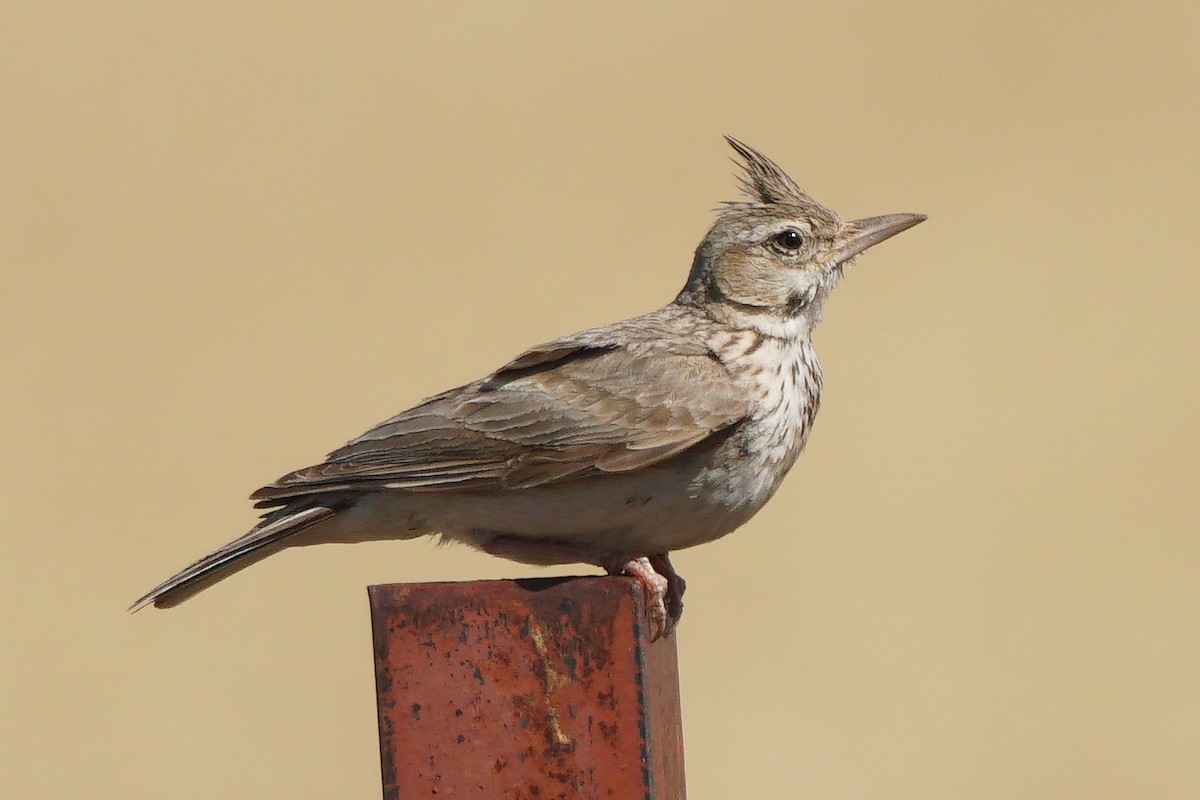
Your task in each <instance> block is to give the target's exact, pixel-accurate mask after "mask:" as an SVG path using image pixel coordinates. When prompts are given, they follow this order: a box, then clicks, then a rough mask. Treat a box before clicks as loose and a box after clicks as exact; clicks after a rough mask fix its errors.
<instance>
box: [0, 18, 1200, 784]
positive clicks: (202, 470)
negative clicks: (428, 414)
mask: <svg viewBox="0 0 1200 800" xmlns="http://www.w3.org/2000/svg"><path fill="white" fill-rule="evenodd" d="M1198 26H1200V14H1198V13H1197V11H1196V5H1195V4H1194V3H1183V2H1180V3H1175V4H1170V3H1154V2H1139V3H1127V4H1107V5H1105V4H1082V3H1080V4H1068V3H1045V2H1008V3H1001V4H992V3H988V4H984V3H966V4H964V3H960V2H925V3H921V2H916V3H905V4H888V3H850V4H846V3H820V4H787V5H784V4H780V5H769V4H754V3H750V4H746V3H739V4H737V7H736V8H734V7H733V5H732V4H730V5H729V6H724V7H722V6H716V5H712V4H704V5H697V4H671V5H665V4H659V5H655V6H653V7H651V6H647V5H640V4H639V5H628V6H616V5H611V4H605V5H604V7H603V8H602V9H601V8H593V9H590V10H582V9H581V8H580V7H578V6H571V5H568V4H557V3H546V4H517V5H506V6H505V7H503V8H502V7H501V5H500V4H490V5H486V4H473V5H467V4H440V3H439V4H433V3H430V4H405V3H374V4H368V3H336V4H335V3H326V4H316V3H281V2H274V3H249V4H247V3H235V2H224V1H223V0H222V1H221V2H204V3H198V2H188V3H128V2H118V3H18V2H8V3H4V4H3V6H0V81H2V88H3V95H2V97H3V108H2V109H0V113H2V115H3V117H2V120H0V148H2V150H0V158H2V159H3V161H2V174H0V203H2V206H0V258H2V262H0V269H2V271H0V279H2V284H0V332H2V335H3V347H2V349H0V358H2V361H0V364H2V370H3V374H2V389H0V401H2V403H3V408H2V416H0V425H2V426H3V429H2V435H3V442H4V445H3V457H2V460H0V468H2V470H3V473H2V476H0V477H2V481H0V485H2V486H3V487H4V503H3V509H4V510H3V523H2V533H3V538H2V543H3V553H2V555H0V565H2V566H0V569H2V570H3V574H4V577H3V580H2V581H0V609H2V612H0V613H2V614H3V630H4V639H5V648H4V650H5V655H4V658H3V662H2V663H0V676H2V678H3V695H2V696H3V708H2V709H0V720H2V722H0V753H3V756H2V758H0V791H2V792H3V794H4V795H5V796H8V797H90V798H140V797H179V798H209V797H222V798H271V797H280V798H282V797H288V798H330V797H338V798H371V797H377V796H378V778H379V776H378V763H377V754H376V750H375V747H376V738H375V737H376V731H375V716H374V705H373V683H372V673H371V651H370V643H369V632H368V624H367V608H366V594H365V592H364V590H363V587H364V586H365V585H366V584H368V583H373V582H387V581H421V580H433V579H463V580H465V579H473V578H483V577H501V576H514V575H524V574H531V573H538V571H537V570H534V569H532V568H525V567H520V566H516V565H511V564H507V563H504V562H499V561H496V560H493V559H490V558H488V557H484V556H480V555H477V554H474V553H472V552H468V551H467V550H465V549H463V548H437V547H434V546H432V545H430V544H428V543H425V542H412V543H384V544H378V545H361V546H356V547H340V548H339V547H329V548H324V549H318V550H309V551H299V552H294V553H287V554H284V555H281V556H278V557H276V558H273V559H271V560H269V561H268V562H265V563H263V564H261V565H259V566H257V567H255V568H253V569H251V570H250V571H248V572H246V573H243V574H242V575H241V576H239V577H238V578H237V579H235V580H232V581H230V582H228V583H226V584H223V585H222V586H220V587H219V588H217V589H214V590H212V591H211V592H209V593H206V594H204V595H202V596H201V597H199V598H197V599H196V600H195V601H192V602H190V603H188V604H187V605H185V606H183V607H181V608H179V609H177V610H175V611H171V612H156V611H150V612H145V613H142V614H138V615H136V616H133V617H130V616H128V615H127V614H126V613H125V611H124V609H125V606H126V605H127V604H128V603H129V602H130V601H131V600H133V598H134V597H136V596H137V595H138V594H140V593H141V592H142V591H143V590H145V589H147V588H148V587H149V586H151V585H153V584H154V583H157V582H158V581H159V580H160V579H162V578H163V577H165V576H166V575H167V574H169V573H171V572H173V571H174V570H175V569H176V568H178V567H180V566H182V565H183V564H184V563H186V562H188V561H190V560H191V559H193V558H194V557H196V556H199V555H201V554H202V553H203V552H205V551H207V550H209V549H210V548H212V547H214V546H216V545H218V544H220V543H222V542H224V541H225V540H227V539H229V538H232V537H233V536H235V535H237V534H240V533H241V532H242V531H243V530H244V529H245V528H246V527H248V526H249V525H250V524H251V522H252V521H253V520H254V518H255V517H254V514H253V512H252V511H251V509H250V506H249V504H248V503H247V502H246V501H245V500H244V497H245V495H246V494H247V493H248V492H249V491H250V490H252V489H254V488H255V487H257V486H259V485H260V484H262V483H264V482H266V481H268V480H271V479H273V478H275V477H276V476H277V475H279V474H281V473H283V472H285V471H287V470H289V469H291V468H293V467H297V466H301V465H304V464H308V463H311V462H312V461H313V460H315V459H317V458H319V457H320V456H321V455H323V453H324V452H326V451H327V450H329V449H331V448H332V447H335V446H337V445H339V444H341V443H342V442H343V441H344V440H346V439H348V438H350V437H351V436H353V435H356V434H357V433H359V432H360V431H361V430H363V429H365V428H366V427H368V426H369V425H371V424H373V423H375V422H377V421H379V420H381V419H383V418H384V417H387V416H389V415H390V414H392V413H393V412H395V411H398V410H400V409H402V408H404V407H407V406H408V405H410V404H411V403H413V402H415V401H416V400H418V399H419V398H421V397H423V396H425V395H428V394H432V393H434V392H436V391H440V390H442V389H444V388H446V387H448V386H450V385H454V384H457V383H461V382H464V381H467V380H470V379H473V378H475V377H478V376H479V375H481V374H483V373H485V372H487V371H489V370H490V369H492V368H493V367H495V366H497V365H498V364H499V363H501V361H502V360H503V359H505V358H507V357H509V356H511V355H513V354H515V353H516V352H518V351H519V350H521V349H522V348H523V347H525V346H526V345H529V344H532V343H534V342H536V341H540V340H544V339H547V338H550V337H553V336H556V335H559V334H563V333H567V332H570V331H572V330H575V329H577V328H581V327H584V326H588V325H593V324H599V323H603V322H607V321H610V320H614V319H618V318H622V317H625V316H630V315H633V314H637V313H640V312H642V311H645V310H648V309H650V308H653V307H656V306H657V305H660V304H661V303H663V302H665V301H667V300H669V299H670V298H671V297H672V296H673V293H674V292H675V291H676V290H677V289H678V288H679V286H680V285H681V284H682V281H683V278H684V276H685V274H686V271H687V268H688V265H689V263H690V257H691V250H692V248H693V247H694V246H695V244H696V242H697V241H698V240H699V239H700V237H701V236H702V235H703V233H704V231H705V230H706V227H707V225H708V223H709V220H710V219H711V209H712V207H713V206H714V205H715V204H716V203H717V202H718V201H721V200H727V199H732V198H734V197H735V196H736V194H735V186H734V182H733V179H732V177H731V173H732V167H731V165H730V163H729V161H728V159H727V156H728V155H729V153H728V149H727V148H726V146H725V145H724V143H723V142H722V141H721V139H720V135H721V134H722V133H731V134H734V135H736V136H738V137H741V138H743V139H745V140H746V141H747V142H749V143H751V144H753V145H755V146H757V147H759V148H761V149H763V150H764V151H765V152H766V153H768V154H769V155H771V156H772V157H774V158H776V159H777V160H778V161H779V162H780V163H781V164H782V165H784V166H785V168H787V169H788V170H789V171H791V172H792V174H793V175H794V176H795V177H796V178H797V179H798V180H799V181H800V182H801V183H802V184H803V185H804V186H806V187H807V188H808V189H809V190H810V191H811V192H812V193H813V194H814V195H815V196H816V197H817V198H818V199H820V200H822V201H824V202H826V203H828V204H829V205H831V206H833V207H834V208H836V209H838V210H839V211H840V212H842V213H843V214H845V215H847V216H866V215H871V214H879V213H887V212H896V211H922V212H926V213H928V214H929V215H930V217H931V220H930V222H928V223H926V224H925V225H922V226H921V227H919V228H917V229H915V230H913V231H910V232H908V233H905V234H903V235H902V236H900V237H898V238H897V239H895V240H893V241H890V242H888V243H887V244H886V245H884V246H881V247H879V248H878V249H876V250H873V251H872V252H871V253H869V254H868V255H867V256H865V257H864V258H863V259H861V263H860V266H859V268H858V269H857V271H855V272H853V273H852V274H851V275H850V276H849V278H848V279H847V281H846V282H845V283H844V284H843V286H842V287H841V288H840V289H839V291H838V293H837V294H836V295H835V297H834V299H833V300H832V301H831V303H830V304H829V306H828V307H827V313H826V321H825V323H824V325H823V326H822V327H821V328H820V329H819V330H818V336H817V345H818V349H819V351H820V353H821V356H822V359H823V361H824V365H825V371H826V387H827V393H826V396H825V403H824V407H823V410H822V412H821V417H820V420H819V422H818V424H817V428H816V430H815V433H814V435H813V438H812V440H811V444H810V447H809V450H808V453H807V454H806V455H805V456H804V457H803V458H802V459H801V462H800V464H799V465H798V466H797V468H796V469H795V470H794V472H793V473H792V476H791V477H790V479H789V480H788V481H787V482H786V483H785V484H784V487H783V489H782V490H781V492H780V493H779V495H778V497H777V498H776V499H775V500H774V501H773V502H772V503H771V504H770V505H769V506H768V507H767V509H766V510H765V511H764V512H763V513H761V514H760V515H759V516H758V517H757V518H756V519H755V520H754V521H753V522H751V523H750V524H749V525H747V526H746V527H745V528H744V529H743V530H741V531H739V532H738V533H736V534H735V535H733V536H731V537H729V538H727V539H725V540H723V541H721V542H718V543H714V544H712V545H708V546H705V547H702V548H699V549H697V550H693V551H687V552H684V553H682V554H680V555H679V556H678V557H677V560H676V564H677V565H678V566H679V568H680V570H681V571H682V572H683V573H684V574H685V575H686V576H687V577H688V579H689V581H690V584H691V589H690V593H689V596H688V600H689V605H688V614H687V616H686V619H685V620H684V624H683V626H682V629H681V630H680V633H679V646H680V649H681V659H682V670H683V678H682V680H683V693H684V716H685V721H686V742H687V760H688V777H689V788H690V792H691V796H692V797H693V798H699V800H705V799H706V798H734V797H805V798H808V797H821V798H875V797H879V798H884V797H886V798H921V799H923V800H925V799H928V798H973V799H974V798H1005V799H1007V798H1014V797H1019V798H1056V799H1057V798H1089V800H1093V799H1097V798H1131V797H1137V798H1184V797H1196V796H1200V757H1198V754H1200V707H1198V705H1197V698H1198V697H1200V580H1198V573H1200V537H1198V535H1197V531H1198V530H1200V525H1197V517H1198V514H1197V510H1198V509H1197V505H1198V500H1197V496H1198V492H1197V478H1198V477H1200V470H1198V468H1197V456H1196V453H1197V447H1198V445H1200V421H1198V417H1197V414H1196V408H1197V404H1198V402H1200V372H1198V370H1197V356H1196V354H1197V352H1198V348H1200V326H1198V324H1197V322H1196V309H1197V301H1198V294H1200V293H1198V291H1197V290H1198V289H1200V275H1198V269H1197V252H1198V247H1200V241H1198V239H1197V234H1196V229H1197V222H1196V220H1197V212H1198V211H1200V203H1198V202H1197V197H1198V196H1200V168H1198V163H1200V162H1198V158H1197V155H1196V135H1197V133H1196V132H1197V129H1198V128H1200V103H1198V101H1197V86H1200V59H1198V58H1197V55H1196V35H1197V33H1196V32H1197V30H1200V27H1198ZM580 569H581V568H575V567H568V568H565V569H564V570H560V572H568V573H569V572H578V571H579V570H580ZM541 574H545V573H541Z"/></svg>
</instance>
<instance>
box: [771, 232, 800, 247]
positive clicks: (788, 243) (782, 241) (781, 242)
mask: <svg viewBox="0 0 1200 800" xmlns="http://www.w3.org/2000/svg"><path fill="white" fill-rule="evenodd" d="M772 241H773V242H774V243H775V244H776V245H778V246H779V248H780V249H782V250H790V251H796V250H799V249H800V245H802V244H804V237H803V236H801V235H800V231H798V230H794V229H792V228H788V229H787V230H786V231H782V232H780V233H777V234H775V237H774V238H773V239H772Z"/></svg>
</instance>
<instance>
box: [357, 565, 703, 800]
mask: <svg viewBox="0 0 1200 800" xmlns="http://www.w3.org/2000/svg"><path fill="white" fill-rule="evenodd" d="M368 591H369V593H370V597H371V621H372V628H373V633H374V639H375V670H376V672H375V675H376V688H377V694H378V702H379V745H380V754H381V758H382V762H383V796H384V800H408V798H424V797H431V796H437V795H441V796H445V797H456V798H461V797H476V798H506V799H508V800H534V799H536V800H551V799H552V798H563V799H564V800H568V799H569V800H579V799H580V798H583V799H588V798H615V799H616V800H633V799H634V798H636V800H683V798H684V782H683V730H682V727H681V722H680V713H679V674H678V669H677V664H676V657H675V637H674V635H671V636H668V637H666V638H664V639H660V640H658V641H656V642H651V641H650V630H649V626H648V623H647V622H646V616H645V608H644V598H643V594H642V589H641V587H640V586H639V585H638V584H637V582H636V581H634V580H633V579H631V578H621V577H603V578H600V577H596V578H549V579H537V580H516V581H475V582H471V583H424V584H392V585H385V586H372V587H370V588H369V590H368Z"/></svg>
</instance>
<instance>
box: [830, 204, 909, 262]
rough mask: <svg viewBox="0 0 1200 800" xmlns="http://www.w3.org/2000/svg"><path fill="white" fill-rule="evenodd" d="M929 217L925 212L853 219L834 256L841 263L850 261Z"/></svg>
mask: <svg viewBox="0 0 1200 800" xmlns="http://www.w3.org/2000/svg"><path fill="white" fill-rule="evenodd" d="M927 219H929V217H927V216H925V215H924V214H884V215H883V216H882V217H867V218H865V219H856V220H852V221H851V222H850V223H849V224H848V225H847V226H846V227H847V229H848V230H847V231H846V233H847V234H848V236H847V238H845V239H843V240H842V242H841V243H840V244H839V245H838V246H837V249H836V250H834V251H833V257H834V259H835V260H836V261H837V263H839V264H840V263H842V262H843V261H848V260H849V259H851V258H854V257H855V256H856V255H858V254H859V253H861V252H862V251H863V250H866V249H867V248H868V247H871V246H873V245H877V244H879V243H880V242H882V241H883V240H884V239H890V238H892V237H893V236H895V235H896V234H897V233H900V232H901V231H906V230H908V229H909V228H911V227H912V226H914V225H919V224H920V223H922V222H924V221H925V220H927Z"/></svg>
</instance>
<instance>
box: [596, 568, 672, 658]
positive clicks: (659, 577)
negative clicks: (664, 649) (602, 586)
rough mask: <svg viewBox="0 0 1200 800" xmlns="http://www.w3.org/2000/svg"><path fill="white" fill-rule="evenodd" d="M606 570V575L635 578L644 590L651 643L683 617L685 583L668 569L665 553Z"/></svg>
mask: <svg viewBox="0 0 1200 800" xmlns="http://www.w3.org/2000/svg"><path fill="white" fill-rule="evenodd" d="M615 566H616V565H613V566H610V567H609V568H608V571H609V574H613V575H615V574H617V573H618V572H624V573H625V574H626V575H630V576H632V577H634V578H637V579H638V580H639V581H640V582H641V584H642V586H644V587H645V588H646V593H647V595H648V599H649V604H648V607H647V609H646V611H647V613H648V614H649V615H650V622H651V624H652V625H653V626H654V632H653V634H652V636H651V641H656V640H658V639H661V638H662V637H664V636H666V635H667V634H669V633H670V632H671V631H672V630H674V629H675V626H676V625H678V624H679V618H680V617H681V616H683V592H684V590H685V589H686V588H687V583H686V582H685V581H684V580H683V578H681V577H680V576H679V573H677V572H676V571H675V568H674V567H672V566H671V560H670V559H669V558H668V557H667V555H666V554H665V553H663V554H662V555H656V556H650V557H648V558H647V557H645V556H639V557H637V558H631V559H629V560H628V561H626V562H625V563H623V564H621V565H620V566H619V567H616V568H615V569H614V567H615Z"/></svg>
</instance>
